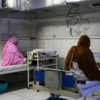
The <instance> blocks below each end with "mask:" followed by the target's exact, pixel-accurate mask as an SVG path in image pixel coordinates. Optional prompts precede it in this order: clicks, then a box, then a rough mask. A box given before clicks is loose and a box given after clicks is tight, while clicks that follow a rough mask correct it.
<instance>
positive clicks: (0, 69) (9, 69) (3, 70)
mask: <svg viewBox="0 0 100 100" xmlns="http://www.w3.org/2000/svg"><path fill="white" fill-rule="evenodd" d="M25 70H27V64H21V65H11V66H0V75H1V74H8V73H14V72H19V71H25Z"/></svg>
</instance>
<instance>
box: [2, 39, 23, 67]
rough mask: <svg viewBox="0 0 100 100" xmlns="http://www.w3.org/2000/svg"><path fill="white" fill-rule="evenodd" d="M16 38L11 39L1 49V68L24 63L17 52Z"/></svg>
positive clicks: (21, 56)
mask: <svg viewBox="0 0 100 100" xmlns="http://www.w3.org/2000/svg"><path fill="white" fill-rule="evenodd" d="M17 43H18V40H17V38H15V37H11V38H10V39H9V40H8V41H7V42H6V44H5V46H4V49H3V62H2V64H1V65H2V66H8V65H16V64H23V63H24V56H23V55H22V54H21V53H20V52H19V51H18V49H17V47H16V45H17Z"/></svg>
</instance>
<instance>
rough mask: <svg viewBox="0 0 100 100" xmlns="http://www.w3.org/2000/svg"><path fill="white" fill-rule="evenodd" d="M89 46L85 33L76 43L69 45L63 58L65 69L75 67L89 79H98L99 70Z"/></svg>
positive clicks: (99, 78)
mask: <svg viewBox="0 0 100 100" xmlns="http://www.w3.org/2000/svg"><path fill="white" fill-rule="evenodd" d="M89 47H90V38H89V37H88V36H87V35H82V36H81V37H80V38H79V41H78V43H77V45H76V46H72V47H71V49H70V50H69V52H68V54H67V56H66V58H65V70H67V71H68V70H73V69H75V70H77V71H80V72H81V74H84V75H83V76H86V77H87V78H88V79H89V80H97V81H100V71H99V69H98V68H97V66H96V62H95V60H94V56H93V53H92V51H91V50H90V48H89ZM72 62H73V63H74V64H72ZM70 65H71V66H70ZM76 67H78V68H76Z"/></svg>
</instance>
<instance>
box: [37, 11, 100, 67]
mask: <svg viewBox="0 0 100 100" xmlns="http://www.w3.org/2000/svg"><path fill="white" fill-rule="evenodd" d="M82 17H83V20H84V19H88V20H89V23H88V25H87V23H83V22H81V23H80V24H81V25H79V24H78V25H76V26H72V27H73V28H74V29H76V30H77V31H78V29H79V30H80V29H81V31H83V30H85V28H86V27H87V26H88V27H89V28H88V30H87V31H85V32H83V33H82V34H87V35H89V36H90V37H91V47H90V48H91V50H92V51H93V52H100V46H99V43H100V13H91V14H85V15H82ZM36 33H37V37H38V40H37V48H50V49H52V50H57V51H58V54H59V56H60V58H61V59H62V60H61V59H60V61H59V62H60V64H59V66H62V67H63V66H64V58H65V56H66V55H67V53H68V50H69V48H70V47H71V46H73V45H76V44H77V41H78V37H79V36H78V37H77V38H73V37H71V35H70V34H69V33H70V31H69V28H68V27H67V26H66V21H65V18H64V17H61V18H51V19H50V18H46V19H39V20H37V21H36Z"/></svg>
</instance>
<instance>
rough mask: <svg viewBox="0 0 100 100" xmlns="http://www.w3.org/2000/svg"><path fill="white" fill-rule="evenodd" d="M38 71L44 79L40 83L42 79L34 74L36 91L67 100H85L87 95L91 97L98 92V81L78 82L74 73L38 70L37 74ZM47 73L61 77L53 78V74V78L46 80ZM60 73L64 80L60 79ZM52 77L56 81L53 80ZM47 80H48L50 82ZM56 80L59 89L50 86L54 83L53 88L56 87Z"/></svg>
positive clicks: (99, 83) (47, 69) (99, 85)
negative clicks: (67, 99) (66, 98)
mask: <svg viewBox="0 0 100 100" xmlns="http://www.w3.org/2000/svg"><path fill="white" fill-rule="evenodd" d="M39 71H43V72H44V79H43V80H44V81H41V78H43V77H41V78H39V76H36V74H35V80H34V82H33V88H34V89H36V90H42V91H47V92H50V93H51V94H56V95H62V96H66V97H68V98H72V99H71V100H77V99H79V98H83V100H86V97H87V96H88V95H91V94H93V93H95V92H97V91H99V92H100V82H99V81H87V80H78V79H77V77H76V76H75V74H74V73H72V72H65V71H62V70H58V69H50V68H38V69H37V72H39ZM49 71H50V73H52V72H54V73H55V72H57V75H58V74H60V75H61V77H57V76H55V74H53V73H52V74H53V76H51V77H50V78H47V76H48V75H47V74H49ZM35 73H36V72H35ZM62 73H63V74H64V75H65V78H64V79H62V78H63V77H62ZM42 74H43V73H42ZM40 76H43V75H40ZM49 76H50V75H49ZM54 77H55V78H56V79H54ZM57 78H59V79H57ZM50 79H52V80H50ZM48 80H50V81H51V82H50V81H48ZM56 80H59V82H60V85H59V87H56V88H55V87H54V86H52V85H53V84H54V83H55V84H56V85H55V86H57V85H58V83H57V82H56ZM46 81H48V82H50V83H47V82H46ZM41 82H44V83H42V84H41ZM64 82H65V83H64ZM48 84H49V85H48ZM51 84H52V85H51ZM48 100H49V99H48Z"/></svg>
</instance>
